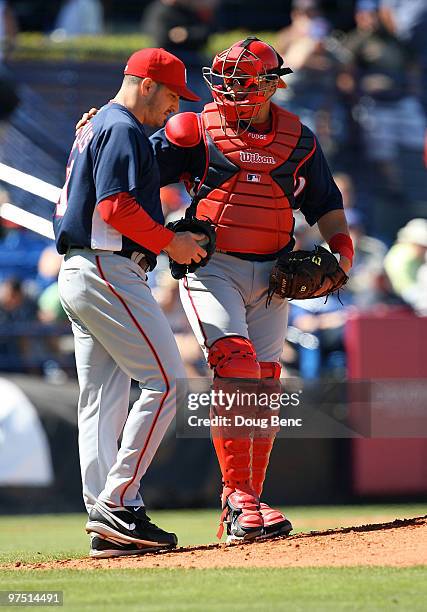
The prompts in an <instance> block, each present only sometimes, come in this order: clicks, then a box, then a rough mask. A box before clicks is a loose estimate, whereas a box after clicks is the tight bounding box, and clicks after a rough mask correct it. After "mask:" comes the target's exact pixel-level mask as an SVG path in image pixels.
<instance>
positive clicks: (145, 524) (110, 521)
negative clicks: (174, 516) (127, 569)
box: [86, 501, 178, 549]
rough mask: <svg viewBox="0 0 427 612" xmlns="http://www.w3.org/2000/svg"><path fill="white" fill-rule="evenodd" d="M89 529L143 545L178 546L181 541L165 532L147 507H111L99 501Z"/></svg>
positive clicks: (108, 536) (92, 514) (117, 539)
mask: <svg viewBox="0 0 427 612" xmlns="http://www.w3.org/2000/svg"><path fill="white" fill-rule="evenodd" d="M86 531H87V532H88V533H91V532H93V533H97V534H98V535H100V536H102V537H104V538H108V539H110V540H111V539H113V540H115V541H117V542H121V543H124V544H126V543H131V544H142V545H143V546H146V547H153V546H154V547H156V548H158V549H164V548H175V546H176V545H177V543H178V540H177V537H176V535H175V534H174V533H168V532H167V531H163V529H160V527H157V525H154V523H152V522H151V521H150V519H149V517H148V516H147V514H146V513H145V508H144V507H143V506H141V507H139V508H132V507H129V506H127V507H120V508H110V507H109V506H107V505H106V504H104V503H103V502H101V501H97V502H96V504H95V505H94V507H93V508H92V510H91V511H90V513H89V520H88V522H87V523H86Z"/></svg>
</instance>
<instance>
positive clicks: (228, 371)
mask: <svg viewBox="0 0 427 612" xmlns="http://www.w3.org/2000/svg"><path fill="white" fill-rule="evenodd" d="M208 362H209V365H210V367H211V368H212V369H213V371H214V373H215V376H216V377H220V378H249V379H256V380H259V379H260V378H261V367H260V364H259V363H258V361H257V358H256V353H255V348H254V346H253V344H252V342H251V341H250V340H248V339H247V338H243V337H242V336H227V337H225V338H220V339H219V340H217V341H216V342H214V343H213V345H212V346H211V347H210V349H209V356H208ZM279 375H280V374H279Z"/></svg>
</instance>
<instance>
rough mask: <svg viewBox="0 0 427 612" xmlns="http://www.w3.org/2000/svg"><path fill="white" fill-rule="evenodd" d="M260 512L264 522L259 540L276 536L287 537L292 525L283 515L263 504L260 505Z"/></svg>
mask: <svg viewBox="0 0 427 612" xmlns="http://www.w3.org/2000/svg"><path fill="white" fill-rule="evenodd" d="M259 509H260V512H261V514H262V518H263V521H264V528H263V530H262V533H261V536H260V537H261V538H275V537H278V536H287V535H289V533H290V532H291V531H292V524H291V522H290V521H289V520H288V519H287V518H286V516H285V515H284V514H282V513H281V512H279V510H275V509H274V508H270V506H269V505H268V504H265V503H264V502H261V503H260V508H259Z"/></svg>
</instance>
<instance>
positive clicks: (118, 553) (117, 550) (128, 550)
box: [89, 533, 160, 559]
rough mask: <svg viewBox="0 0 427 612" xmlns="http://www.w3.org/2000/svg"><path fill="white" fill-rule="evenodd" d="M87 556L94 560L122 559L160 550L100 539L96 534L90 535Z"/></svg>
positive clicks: (153, 547)
mask: <svg viewBox="0 0 427 612" xmlns="http://www.w3.org/2000/svg"><path fill="white" fill-rule="evenodd" d="M90 535H91V539H90V551H89V556H90V557H93V558H95V559H110V558H111V557H124V556H126V555H143V554H144V553H147V552H155V551H156V550H160V548H159V547H158V546H145V545H144V544H124V543H123V542H115V541H114V540H106V539H105V538H101V536H100V535H98V534H97V533H91V534H90Z"/></svg>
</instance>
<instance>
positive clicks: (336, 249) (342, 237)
mask: <svg viewBox="0 0 427 612" xmlns="http://www.w3.org/2000/svg"><path fill="white" fill-rule="evenodd" d="M328 244H329V248H330V249H331V251H332V253H339V254H340V255H342V256H343V257H347V259H349V260H350V262H351V263H353V257H354V247H353V241H352V239H351V238H350V236H348V235H347V234H335V236H332V238H331V239H330V240H329V242H328Z"/></svg>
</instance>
